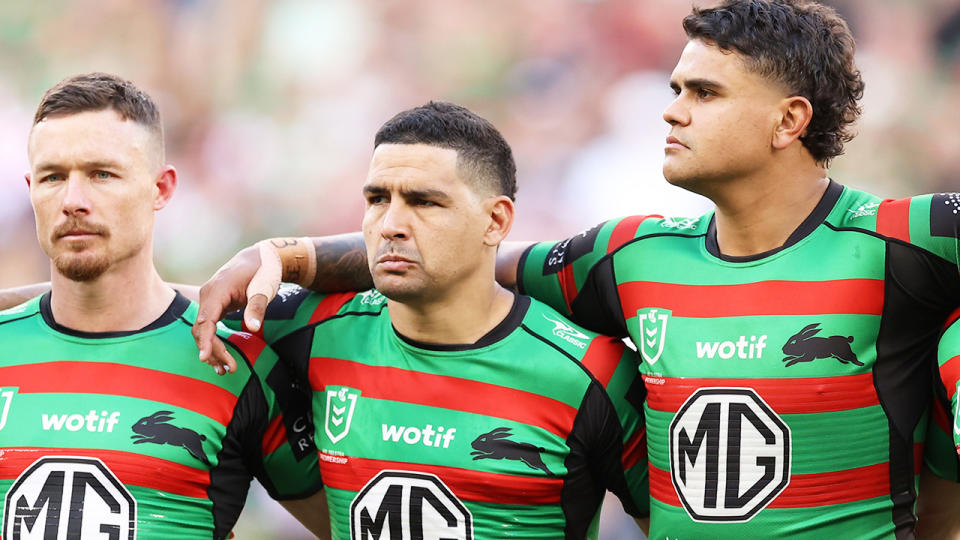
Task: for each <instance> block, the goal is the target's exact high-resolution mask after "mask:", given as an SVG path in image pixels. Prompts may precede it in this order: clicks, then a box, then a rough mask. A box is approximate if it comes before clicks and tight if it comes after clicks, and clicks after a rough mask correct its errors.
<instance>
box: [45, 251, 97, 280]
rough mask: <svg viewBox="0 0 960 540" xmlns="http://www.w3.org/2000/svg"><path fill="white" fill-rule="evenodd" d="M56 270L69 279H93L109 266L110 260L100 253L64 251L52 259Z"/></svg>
mask: <svg viewBox="0 0 960 540" xmlns="http://www.w3.org/2000/svg"><path fill="white" fill-rule="evenodd" d="M53 264H54V266H55V267H56V268H57V272H60V274H62V275H63V276H64V277H65V278H67V279H69V280H71V281H79V282H86V281H93V280H95V279H97V278H98V277H100V276H101V275H103V273H104V272H106V271H107V268H109V267H110V260H109V259H108V258H107V256H106V255H105V254H102V253H64V254H61V255H58V256H57V257H56V258H55V259H54V260H53Z"/></svg>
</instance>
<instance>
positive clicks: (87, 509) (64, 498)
mask: <svg viewBox="0 0 960 540" xmlns="http://www.w3.org/2000/svg"><path fill="white" fill-rule="evenodd" d="M136 526H137V503H136V500H134V498H133V497H132V496H131V495H130V492H128V491H127V489H126V487H124V485H123V484H121V483H120V481H119V480H117V478H116V476H114V475H113V473H112V472H110V469H108V468H107V466H106V465H104V463H103V462H102V461H100V460H99V459H96V458H87V457H43V458H40V459H38V460H37V461H35V462H34V463H33V464H32V465H30V466H29V467H27V470H26V471H24V472H23V474H21V475H20V477H19V478H17V479H16V481H14V483H13V485H12V486H11V487H10V491H8V492H7V497H6V499H5V500H4V506H3V534H2V536H3V538H5V539H7V540H34V539H36V540H46V539H47V538H77V539H82V538H97V539H104V540H133V539H134V538H136V534H137V528H136Z"/></svg>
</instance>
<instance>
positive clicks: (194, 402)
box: [0, 361, 237, 426]
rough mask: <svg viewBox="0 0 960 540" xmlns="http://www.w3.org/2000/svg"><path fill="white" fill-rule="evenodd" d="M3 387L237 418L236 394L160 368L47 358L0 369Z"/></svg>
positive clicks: (223, 420) (217, 418)
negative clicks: (152, 403) (107, 397)
mask: <svg viewBox="0 0 960 540" xmlns="http://www.w3.org/2000/svg"><path fill="white" fill-rule="evenodd" d="M0 381H3V384H4V386H19V387H20V390H19V391H20V393H21V394H45V393H51V394H58V393H68V394H107V395H113V396H127V397H132V398H137V399H147V400H152V401H158V402H161V403H164V404H169V405H171V406H173V407H180V408H183V409H188V410H191V411H194V412H197V413H200V414H202V415H204V416H207V417H209V418H210V419H212V420H215V421H217V422H219V423H220V424H222V425H224V426H225V425H227V423H228V422H229V421H230V419H231V418H232V417H233V408H234V406H235V405H236V403H237V396H235V395H233V394H232V393H230V391H228V390H226V389H224V388H221V387H219V386H217V385H215V384H212V383H208V382H204V381H201V380H199V379H194V378H192V377H184V376H181V375H174V374H172V373H167V372H165V371H158V370H155V369H149V368H141V367H135V366H127V365H123V364H113V363H107V362H70V361H62V362H44V363H40V364H24V365H19V366H10V367H3V368H0Z"/></svg>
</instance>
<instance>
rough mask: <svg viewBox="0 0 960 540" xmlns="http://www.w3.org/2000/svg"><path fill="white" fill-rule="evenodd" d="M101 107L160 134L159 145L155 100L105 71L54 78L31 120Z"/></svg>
mask: <svg viewBox="0 0 960 540" xmlns="http://www.w3.org/2000/svg"><path fill="white" fill-rule="evenodd" d="M104 109H113V110H115V111H117V113H119V114H120V117H121V118H123V119H124V120H133V121H134V122H136V123H138V124H141V125H143V126H145V127H147V128H148V129H150V131H152V132H154V133H155V134H156V135H157V136H158V137H159V138H160V142H161V148H162V142H163V125H162V124H161V122H160V111H159V109H157V104H156V103H154V101H153V99H152V98H151V97H150V96H149V95H148V94H147V93H146V92H144V91H143V90H141V89H139V88H137V87H136V86H135V85H134V84H133V83H132V82H130V81H128V80H125V79H121V78H120V77H117V76H116V75H111V74H109V73H85V74H82V75H74V76H72V77H67V78H66V79H64V80H62V81H60V82H58V83H57V84H56V85H54V86H53V87H51V88H50V89H49V90H47V91H46V92H45V93H44V94H43V97H42V98H41V99H40V105H39V106H38V107H37V112H36V114H34V116H33V123H34V125H36V124H37V123H39V122H42V121H43V120H45V119H47V118H54V117H57V116H65V115H70V114H77V113H82V112H87V111H102V110H104Z"/></svg>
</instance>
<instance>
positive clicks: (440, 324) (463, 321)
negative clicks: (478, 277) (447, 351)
mask: <svg viewBox="0 0 960 540" xmlns="http://www.w3.org/2000/svg"><path fill="white" fill-rule="evenodd" d="M513 301H514V295H513V293H511V292H510V291H508V290H506V289H504V288H503V287H501V286H500V285H497V284H496V283H495V282H494V281H493V279H492V278H491V280H490V285H489V286H488V287H472V288H468V289H467V290H466V291H464V292H462V293H460V294H456V295H450V299H449V300H444V299H434V300H431V301H428V302H424V303H417V304H414V303H401V302H396V301H394V300H389V299H388V300H387V305H388V307H389V309H390V321H391V322H392V323H393V326H394V328H396V329H397V332H400V333H401V334H403V335H404V336H405V337H407V338H410V339H412V340H415V341H421V342H424V343H431V344H435V345H469V344H472V343H475V342H477V341H478V340H479V339H480V338H482V337H483V336H485V335H486V334H487V333H488V332H490V331H491V330H493V329H494V328H495V327H496V326H497V325H498V324H500V322H501V321H503V320H504V319H505V318H506V317H507V315H508V314H509V313H510V309H511V308H512V307H513Z"/></svg>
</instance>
